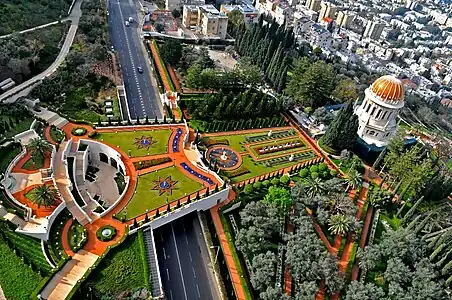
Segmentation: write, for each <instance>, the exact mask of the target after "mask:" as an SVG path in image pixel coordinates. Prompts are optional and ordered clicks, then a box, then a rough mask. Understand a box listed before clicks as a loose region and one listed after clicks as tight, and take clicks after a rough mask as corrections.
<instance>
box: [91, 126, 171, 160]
mask: <svg viewBox="0 0 452 300" xmlns="http://www.w3.org/2000/svg"><path fill="white" fill-rule="evenodd" d="M170 136H171V130H170V129H161V130H138V131H121V132H102V133H99V134H98V135H97V136H96V139H97V140H100V141H103V142H106V143H107V144H109V145H112V146H116V147H119V148H120V149H121V150H122V151H124V152H125V153H127V154H128V155H130V156H132V157H139V156H146V155H154V154H163V153H167V152H168V141H169V138H170Z"/></svg>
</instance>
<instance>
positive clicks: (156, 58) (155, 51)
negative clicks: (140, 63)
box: [148, 41, 172, 92]
mask: <svg viewBox="0 0 452 300" xmlns="http://www.w3.org/2000/svg"><path fill="white" fill-rule="evenodd" d="M148 43H149V46H150V47H151V51H152V57H154V62H155V64H156V66H157V70H158V72H159V74H160V78H161V79H162V81H163V86H164V88H165V91H167V92H171V91H172V89H171V85H170V83H169V80H171V78H167V76H166V73H165V70H164V66H163V65H162V61H161V60H160V55H159V52H158V49H157V48H156V45H155V42H154V41H152V42H150V41H148Z"/></svg>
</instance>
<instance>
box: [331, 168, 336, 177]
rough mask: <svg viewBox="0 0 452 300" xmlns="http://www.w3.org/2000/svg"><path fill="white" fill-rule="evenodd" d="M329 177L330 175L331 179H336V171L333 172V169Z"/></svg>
mask: <svg viewBox="0 0 452 300" xmlns="http://www.w3.org/2000/svg"><path fill="white" fill-rule="evenodd" d="M330 175H331V177H336V176H337V171H336V170H334V169H332V170H330Z"/></svg>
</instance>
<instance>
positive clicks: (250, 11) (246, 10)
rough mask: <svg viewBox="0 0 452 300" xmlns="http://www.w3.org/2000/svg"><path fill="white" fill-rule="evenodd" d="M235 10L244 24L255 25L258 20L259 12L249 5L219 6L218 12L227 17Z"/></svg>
mask: <svg viewBox="0 0 452 300" xmlns="http://www.w3.org/2000/svg"><path fill="white" fill-rule="evenodd" d="M234 10H237V11H239V12H240V13H242V15H243V20H244V21H245V22H246V23H256V22H257V21H258V19H259V11H258V10H257V9H256V8H255V7H254V6H252V5H250V4H239V5H233V4H221V7H220V12H223V13H225V14H226V15H228V14H229V13H230V12H232V11H234Z"/></svg>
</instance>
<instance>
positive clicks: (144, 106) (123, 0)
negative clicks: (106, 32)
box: [108, 0, 163, 119]
mask: <svg viewBox="0 0 452 300" xmlns="http://www.w3.org/2000/svg"><path fill="white" fill-rule="evenodd" d="M108 12H109V16H108V25H109V29H110V35H111V42H112V44H113V47H114V49H115V50H116V51H117V52H118V53H119V60H120V64H121V69H122V73H123V79H124V86H125V90H126V95H127V104H128V108H129V114H130V118H131V119H135V118H136V117H137V116H138V117H140V118H144V117H146V116H148V117H149V118H154V117H155V116H157V118H162V117H163V110H162V104H161V102H160V97H159V94H158V89H157V83H156V82H155V79H154V78H152V77H151V70H150V66H149V57H148V55H147V53H146V50H145V49H144V46H143V42H142V39H141V38H140V37H139V33H138V32H139V30H138V26H139V25H138V24H137V21H138V15H137V9H136V6H135V4H134V3H133V2H132V0H109V2H108ZM129 17H132V18H133V20H134V22H133V23H131V24H130V25H129V26H126V25H125V20H126V19H128V18H129ZM138 67H141V68H142V69H143V73H142V74H140V73H139V72H138V70H137V68H138Z"/></svg>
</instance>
